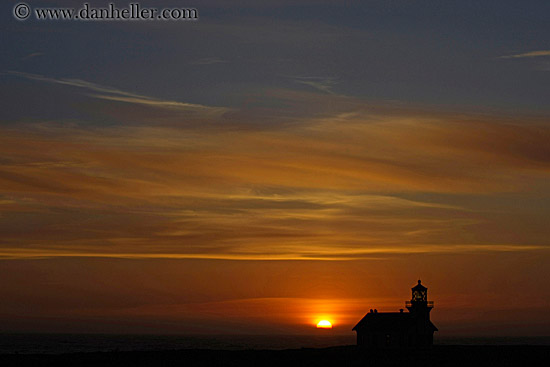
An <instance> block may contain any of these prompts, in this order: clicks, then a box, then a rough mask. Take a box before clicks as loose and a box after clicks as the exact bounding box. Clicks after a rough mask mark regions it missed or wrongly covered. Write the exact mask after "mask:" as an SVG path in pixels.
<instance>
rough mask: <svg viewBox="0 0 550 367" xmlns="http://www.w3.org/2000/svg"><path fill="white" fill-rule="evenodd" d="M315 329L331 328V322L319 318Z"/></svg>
mask: <svg viewBox="0 0 550 367" xmlns="http://www.w3.org/2000/svg"><path fill="white" fill-rule="evenodd" d="M317 329H332V323H331V322H330V321H328V320H321V321H319V322H318V323H317Z"/></svg>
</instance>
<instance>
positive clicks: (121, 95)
mask: <svg viewBox="0 0 550 367" xmlns="http://www.w3.org/2000/svg"><path fill="white" fill-rule="evenodd" d="M6 73H7V74H10V75H14V76H18V77H21V78H25V79H30V80H36V81H41V82H46V83H53V84H59V85H66V86H70V87H75V88H82V89H85V90H89V91H93V92H99V93H102V94H89V96H91V97H93V98H100V99H104V100H111V101H117V102H125V103H132V104H141V105H147V106H150V107H157V108H168V109H179V110H195V111H203V112H206V111H209V112H214V113H224V112H227V111H229V109H228V108H224V107H210V106H205V105H200V104H193V103H185V102H179V101H170V100H162V99H158V98H154V97H150V96H145V95H142V94H137V93H132V92H127V91H123V90H121V89H117V88H114V87H110V86H106V85H101V84H96V83H92V82H89V81H85V80H81V79H70V78H51V77H46V76H43V75H39V74H31V73H24V72H19V71H7V72H6Z"/></svg>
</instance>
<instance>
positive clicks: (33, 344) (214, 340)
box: [0, 333, 550, 354]
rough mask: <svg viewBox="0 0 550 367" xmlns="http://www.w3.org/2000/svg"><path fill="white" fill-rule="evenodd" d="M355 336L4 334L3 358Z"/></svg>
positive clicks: (281, 345)
mask: <svg viewBox="0 0 550 367" xmlns="http://www.w3.org/2000/svg"><path fill="white" fill-rule="evenodd" d="M354 344H355V335H150V334H148V335H117V334H39V333H37V334H24V333H3V334H0V354H15V353H18V354H62V353H82V352H112V351H120V352H123V351H167V350H183V349H212V350H264V349H269V350H282V349H300V348H327V347H336V346H344V345H354ZM434 344H435V345H550V336H544V337H502V336H499V337H439V338H435V339H434Z"/></svg>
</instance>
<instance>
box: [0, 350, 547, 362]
mask: <svg viewBox="0 0 550 367" xmlns="http://www.w3.org/2000/svg"><path fill="white" fill-rule="evenodd" d="M549 360H550V346H525V345H521V346H520V345H518V346H450V345H447V346H441V345H439V346H434V347H433V348H432V349H431V350H378V351H367V350H362V349H358V348H357V347H355V346H344V347H331V348H321V349H288V350H241V351H229V350H206V349H203V350H181V351H156V352H96V353H69V354H57V355H51V354H50V355H47V354H19V355H18V354H4V355H0V366H3V367H4V366H45V365H48V366H56V367H57V366H283V367H287V366H373V367H376V366H406V367H412V366H422V367H428V366H460V367H471V366H498V367H502V366H542V365H547V364H548V361H549Z"/></svg>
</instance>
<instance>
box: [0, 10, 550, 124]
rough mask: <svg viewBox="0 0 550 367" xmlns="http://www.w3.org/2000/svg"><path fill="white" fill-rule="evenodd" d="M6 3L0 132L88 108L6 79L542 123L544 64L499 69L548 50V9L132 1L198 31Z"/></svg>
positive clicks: (179, 96)
mask: <svg viewBox="0 0 550 367" xmlns="http://www.w3.org/2000/svg"><path fill="white" fill-rule="evenodd" d="M15 3H17V2H15V1H5V2H2V4H1V7H0V11H1V15H0V16H1V24H2V25H1V28H2V36H1V40H0V47H1V49H2V53H1V54H0V71H1V72H2V73H3V74H2V75H0V81H1V84H2V88H1V90H0V97H1V98H2V104H3V110H4V111H3V115H4V116H5V118H4V119H3V120H4V121H6V120H10V119H17V118H21V116H26V117H28V118H39V117H40V118H47V117H52V118H53V117H59V116H62V117H66V118H78V117H80V114H81V112H79V110H78V108H70V107H74V106H80V105H81V104H82V103H85V99H86V97H85V96H84V93H83V91H82V90H75V89H74V88H71V87H67V86H56V85H53V84H52V85H48V84H47V83H43V82H38V81H33V80H26V79H24V78H21V77H18V76H14V75H10V74H5V73H4V72H6V71H18V72H25V73H32V74H39V75H43V76H46V77H50V78H70V79H81V80H85V81H88V82H93V83H97V84H101V85H107V86H111V87H115V88H117V89H120V90H124V91H128V92H132V93H137V94H142V95H147V96H150V97H154V98H159V99H166V100H175V101H182V102H189V103H199V104H207V105H215V106H229V107H238V106H240V105H242V104H243V103H245V101H246V100H249V99H250V98H257V99H261V98H265V99H266V101H264V103H266V104H267V105H270V104H274V103H275V102H273V101H269V97H268V96H267V97H266V96H265V92H266V91H267V90H272V89H279V88H282V89H291V90H298V91H308V92H314V93H327V90H328V91H330V92H332V93H335V94H339V95H346V96H355V97H360V98H364V99H366V100H371V101H385V100H391V101H400V102H406V103H412V104H414V103H419V104H423V105H447V106H449V105H452V106H472V107H475V108H479V107H489V108H494V109H504V110H520V111H531V112H535V113H539V112H542V111H544V112H546V111H548V106H547V100H548V96H549V95H550V90H549V86H550V57H549V56H541V57H529V58H501V56H506V55H513V54H522V53H527V52H531V51H541V50H550V22H549V21H548V19H549V18H548V17H549V16H550V2H548V1H411V0H408V1H361V2H353V4H347V3H348V2H344V1H332V2H330V1H321V2H313V1H301V2H300V1H297V2H292V1H268V2H262V1H236V2H229V1H221V0H219V1H200V2H199V1H196V2H182V1H156V2H145V1H143V2H141V5H142V6H144V7H145V6H155V7H158V8H162V7H172V6H180V7H181V6H193V7H196V8H197V9H198V10H199V14H200V20H199V21H198V22H161V21H154V22H122V21H119V22H76V21H41V22H40V21H36V20H31V19H30V20H27V21H24V22H19V21H16V20H15V19H14V18H13V17H12V7H13V4H15ZM28 3H29V5H31V6H33V7H37V6H54V5H56V4H57V5H58V6H73V7H77V8H78V7H80V6H81V2H78V1H57V2H56V1H49V2H39V1H28ZM82 3H83V2H82ZM90 3H91V4H92V5H94V6H101V5H104V4H106V3H107V2H94V1H91V2H90ZM125 3H126V2H122V1H121V2H116V1H115V4H116V5H117V6H118V7H123V6H125ZM33 54H36V55H35V56H29V55H33ZM303 81H313V82H315V83H320V84H323V85H326V86H327V88H328V89H327V90H321V89H317V88H315V87H313V86H311V85H310V84H306V83H303ZM262 96H264V97H262ZM23 100H24V101H30V102H29V103H23V102H21V101H23ZM67 106H68V107H69V108H63V107H67ZM60 110H63V111H62V112H61V111H60ZM87 118H90V116H87Z"/></svg>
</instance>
